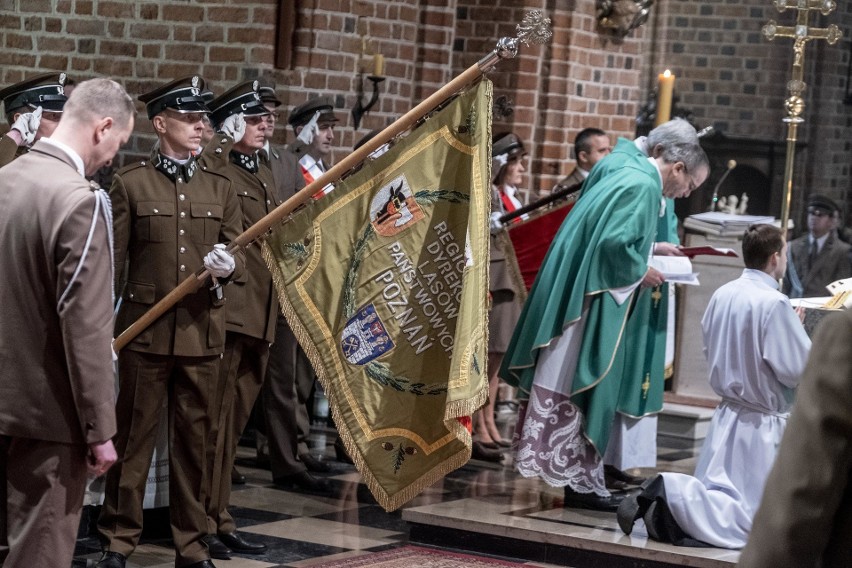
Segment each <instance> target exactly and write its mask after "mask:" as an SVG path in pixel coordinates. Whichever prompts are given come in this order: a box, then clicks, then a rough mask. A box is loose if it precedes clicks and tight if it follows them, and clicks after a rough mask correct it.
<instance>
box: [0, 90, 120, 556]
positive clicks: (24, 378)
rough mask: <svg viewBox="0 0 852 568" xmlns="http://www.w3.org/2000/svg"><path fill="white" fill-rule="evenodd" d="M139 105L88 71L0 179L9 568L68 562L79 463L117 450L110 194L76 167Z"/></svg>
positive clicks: (2, 427)
mask: <svg viewBox="0 0 852 568" xmlns="http://www.w3.org/2000/svg"><path fill="white" fill-rule="evenodd" d="M133 116H134V109H133V101H131V100H130V97H128V96H127V93H125V92H124V89H122V88H121V87H120V86H119V85H118V84H116V83H115V82H113V81H109V80H107V79H94V80H92V81H86V82H83V83H81V84H80V86H79V88H78V91H77V92H76V93H74V97H72V98H71V100H70V102H69V103H68V107H67V112H66V114H65V116H64V117H63V119H62V122H61V124H60V125H59V126H58V128H57V129H56V132H55V134H54V136H52V137H51V139H49V140H42V141H40V142H37V143H36V144H35V146H33V149H32V151H31V152H29V153H28V154H27V155H26V156H24V157H22V158H21V159H20V160H16V161H15V162H14V163H13V164H10V165H9V166H7V167H5V168H3V175H2V176H0V259H2V262H3V266H5V267H7V269H6V270H2V271H0V495H2V497H0V565H4V564H5V566H7V567H9V568H11V567H13V566H16V567H17V566H26V567H38V568H67V567H68V566H70V565H71V560H72V556H73V554H74V539H75V536H76V534H77V526H78V525H79V522H80V511H81V509H82V506H83V494H84V492H85V487H86V473H87V470H88V473H89V475H92V476H99V475H102V474H103V473H104V472H105V471H106V470H107V469H108V468H109V467H110V465H111V464H112V463H113V462H114V461H115V459H116V452H115V448H114V447H113V443H112V441H111V438H112V436H113V434H115V406H114V401H115V379H114V378H113V371H112V350H111V348H110V343H111V341H112V333H111V331H112V302H111V298H112V294H111V293H110V286H111V281H112V258H111V251H110V241H109V231H110V224H111V223H110V219H109V202H108V199H107V196H106V194H105V192H103V191H100V190H97V188H96V187H94V186H92V185H91V184H90V183H89V182H88V181H86V179H85V178H84V176H85V175H86V174H91V173H92V172H94V171H95V170H97V169H98V168H99V167H100V166H101V165H102V164H104V163H105V162H107V161H108V160H109V159H111V158H112V156H113V155H114V154H115V152H116V151H117V150H118V148H119V146H120V145H121V144H123V143H125V142H127V139H128V138H129V136H130V133H131V132H132V130H133ZM95 190H97V191H95ZM35 193H37V194H38V198H37V199H34V198H33V195H34V194H35Z"/></svg>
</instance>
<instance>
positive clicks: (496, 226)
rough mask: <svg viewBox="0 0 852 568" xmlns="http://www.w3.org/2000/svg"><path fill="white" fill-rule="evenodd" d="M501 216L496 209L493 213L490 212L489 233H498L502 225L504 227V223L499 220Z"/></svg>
mask: <svg viewBox="0 0 852 568" xmlns="http://www.w3.org/2000/svg"><path fill="white" fill-rule="evenodd" d="M502 216H503V214H502V213H499V212H497V211H494V212H493V213H491V234H492V235H494V234H497V233H499V232H500V231H502V230H503V227H505V225H504V224H503V223H501V222H500V217H502Z"/></svg>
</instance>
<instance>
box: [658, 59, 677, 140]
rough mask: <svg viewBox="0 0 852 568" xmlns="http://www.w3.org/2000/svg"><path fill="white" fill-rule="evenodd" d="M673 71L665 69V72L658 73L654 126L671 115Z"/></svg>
mask: <svg viewBox="0 0 852 568" xmlns="http://www.w3.org/2000/svg"><path fill="white" fill-rule="evenodd" d="M674 82H675V76H674V73H672V72H671V71H669V70H668V69H666V72H665V73H660V75H659V77H658V85H659V87H658V89H657V120H656V121H655V122H654V126H659V125H661V124H662V123H664V122H668V121H669V119H670V118H671V116H672V94H673V93H674Z"/></svg>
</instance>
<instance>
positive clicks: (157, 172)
mask: <svg viewBox="0 0 852 568" xmlns="http://www.w3.org/2000/svg"><path fill="white" fill-rule="evenodd" d="M203 87H204V82H203V80H202V79H201V78H200V77H188V78H185V79H180V80H178V81H174V82H172V83H169V84H168V85H165V86H163V87H160V88H158V89H156V90H154V91H152V92H149V93H147V94H145V95H142V96H140V97H139V100H141V101H142V102H144V103H146V106H147V111H148V117H149V118H150V119H151V122H152V124H153V127H154V130H155V132H156V133H157V136H158V138H159V148H158V149H157V150H155V151H154V152H152V155H151V158H150V160H145V161H142V162H139V163H135V164H131V165H129V166H127V167H125V168H123V169H121V170H120V171H119V172H118V173H117V174H116V175H115V177H114V178H113V184H112V188H111V190H110V197H111V200H112V206H113V214H114V219H115V220H114V226H115V263H116V273H117V274H122V276H121V277H119V278H117V280H116V290H117V292H119V293H120V294H121V299H122V304H121V307H120V309H119V311H118V318H117V322H116V329H117V331H118V332H121V331H123V330H124V329H126V328H127V327H128V326H129V325H130V324H131V323H133V322H134V321H135V320H136V319H138V318H139V317H140V316H141V315H142V314H144V313H145V312H146V311H147V310H148V309H149V308H151V306H152V305H153V304H155V303H156V302H158V301H159V300H161V299H162V298H163V297H164V296H165V295H166V294H168V293H169V292H170V291H171V290H172V289H174V288H175V287H176V286H177V285H178V284H179V283H180V282H181V281H183V280H184V279H185V278H192V277H193V272H194V271H195V269H197V268H199V267H200V266H201V265H202V263H203V265H204V267H205V268H206V269H207V271H208V272H209V273H210V275H211V276H210V277H209V278H207V281H206V282H205V283H204V285H202V287H201V288H200V289H199V290H198V291H197V292H195V293H192V294H189V295H187V296H186V297H185V298H183V299H182V300H181V301H180V302H178V303H177V304H176V305H175V306H174V307H173V308H172V309H171V310H169V311H168V312H166V313H165V314H164V315H163V316H161V317H160V318H159V319H158V320H157V321H156V322H154V323H153V324H152V325H151V326H150V327H148V329H146V330H145V331H143V332H142V333H141V334H139V336H137V337H136V338H135V339H134V340H133V341H132V342H130V343H129V344H128V345H127V346H126V347H125V348H124V349H122V350H121V352H120V353H119V357H118V367H119V395H118V402H117V404H116V407H117V415H118V417H119V422H118V434H117V436H116V438H115V442H116V447H117V448H118V453H119V455H120V456H121V460H120V461H119V463H118V464H117V465H116V467H115V468H114V469H113V470H112V471H111V472H110V475H108V476H107V480H106V488H105V496H104V506H103V510H102V511H101V516H100V519H99V521H98V529H99V531H100V533H101V537H102V540H103V543H104V550H105V552H104V556H103V558H102V559H101V560H100V562H99V563H98V567H99V568H118V567H123V566H124V565H125V562H126V558H127V556H129V555H130V554H131V553H132V552H133V550H134V549H135V548H136V545H137V544H138V542H139V537H140V535H141V533H142V501H143V497H144V492H145V484H146V481H147V477H148V470H149V467H150V463H151V455H152V452H153V450H154V443H155V434H156V431H157V426H158V424H159V422H160V415H161V409H162V407H163V403H164V402H165V401H168V424H169V505H170V506H169V513H170V519H171V528H172V536H173V538H174V543H175V550H176V560H175V565H176V566H177V567H184V566H192V567H194V568H209V567H211V566H213V565H212V563H211V562H210V554H209V551H208V548H207V545H206V543H205V542H204V538H205V536H206V535H207V523H206V518H205V512H204V504H203V495H204V493H205V492H204V485H205V479H206V475H205V473H206V472H205V465H206V447H207V446H206V442H207V439H208V437H209V436H210V431H211V429H212V425H211V416H210V406H211V404H213V403H214V394H215V393H216V392H217V391H218V382H219V364H220V360H221V354H222V352H223V351H224V347H225V311H224V298H223V296H222V290H223V288H222V284H223V282H224V281H226V280H227V279H228V278H239V277H241V276H242V275H243V272H244V268H245V257H244V254H243V253H242V252H238V253H236V254H235V255H234V256H231V255H230V254H229V253H228V252H226V251H225V250H224V246H223V244H224V243H229V242H230V241H231V240H232V239H234V237H236V236H237V235H238V234H239V233H240V232H241V229H242V224H241V217H240V206H239V203H238V201H237V197H236V195H235V193H234V189H233V188H232V187H231V183H230V181H229V180H228V179H227V178H225V177H222V176H221V175H218V174H216V173H212V172H209V171H206V170H205V168H204V167H203V166H201V165H199V164H198V162H197V161H196V159H195V158H194V157H193V152H195V151H196V150H197V149H198V145H199V142H200V140H201V130H202V117H203V116H204V114H205V113H206V112H207V107H206V105H205V104H204V99H203V97H202V96H201V94H200V91H201V89H203ZM125 261H127V268H126V269H125Z"/></svg>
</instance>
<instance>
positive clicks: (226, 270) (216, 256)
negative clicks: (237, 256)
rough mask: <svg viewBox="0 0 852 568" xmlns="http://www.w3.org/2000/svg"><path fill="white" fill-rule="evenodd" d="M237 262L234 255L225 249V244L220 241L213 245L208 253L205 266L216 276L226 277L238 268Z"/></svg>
mask: <svg viewBox="0 0 852 568" xmlns="http://www.w3.org/2000/svg"><path fill="white" fill-rule="evenodd" d="M236 266H237V263H236V262H234V256H233V255H232V254H231V253H229V252H228V251H227V250H225V245H223V244H222V243H219V244H217V245H213V250H211V251H210V252H208V253H207V256H205V257H204V268H206V269H207V272H209V273H210V275H211V276H213V277H214V278H225V277H227V276H230V274H231V273H232V272H233V271H234V268H236Z"/></svg>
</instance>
